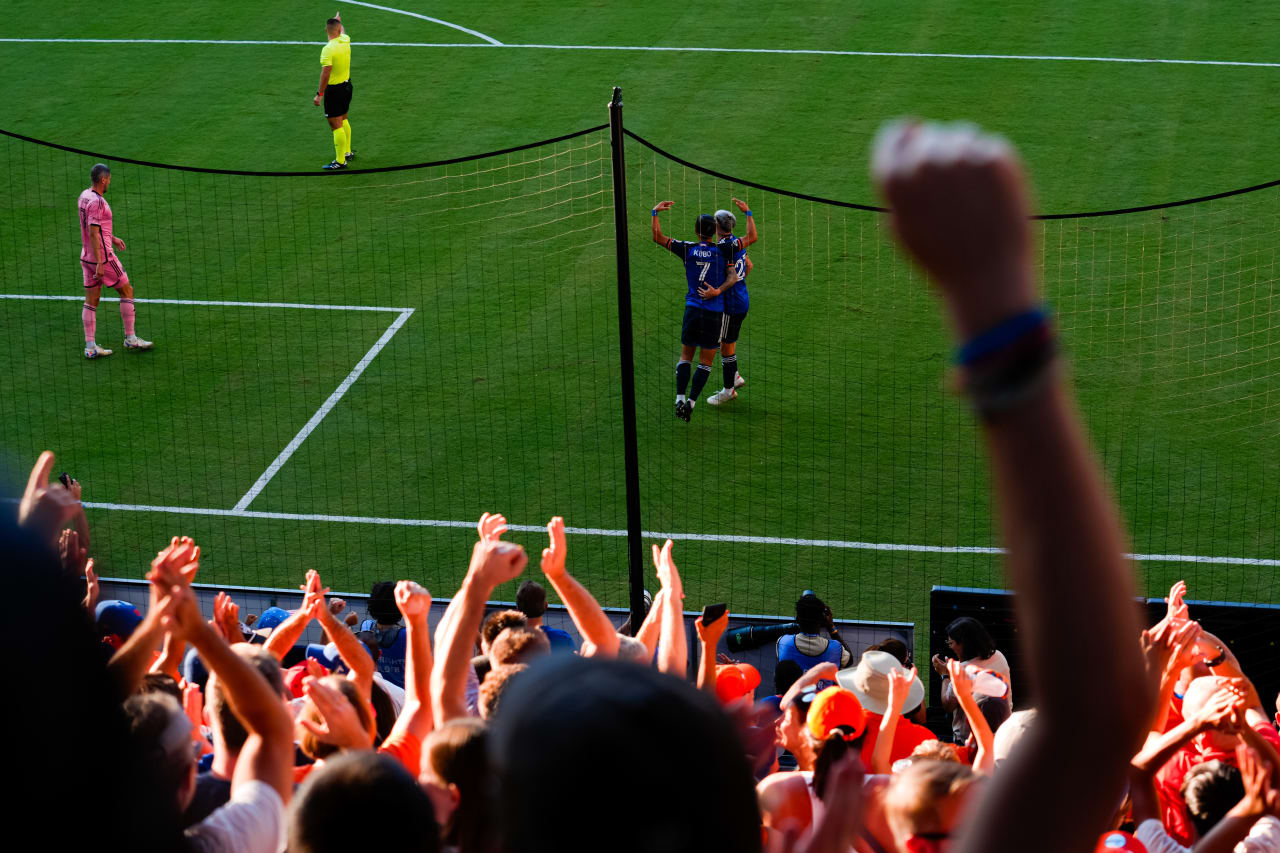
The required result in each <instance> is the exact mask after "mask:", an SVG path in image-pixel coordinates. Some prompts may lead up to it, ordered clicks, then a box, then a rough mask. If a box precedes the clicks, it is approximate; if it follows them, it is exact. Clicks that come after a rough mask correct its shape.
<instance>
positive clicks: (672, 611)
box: [653, 539, 689, 678]
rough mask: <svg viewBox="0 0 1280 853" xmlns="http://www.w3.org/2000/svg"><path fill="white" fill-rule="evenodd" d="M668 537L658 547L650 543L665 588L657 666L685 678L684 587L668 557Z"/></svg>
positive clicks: (686, 654)
mask: <svg viewBox="0 0 1280 853" xmlns="http://www.w3.org/2000/svg"><path fill="white" fill-rule="evenodd" d="M671 544H672V543H671V540H670V539H668V540H667V541H666V544H664V545H663V546H662V550H661V551H659V550H658V546H657V545H654V546H653V564H654V565H655V566H657V568H658V580H660V581H661V582H662V587H663V589H665V590H666V591H667V600H666V601H665V602H663V607H662V635H661V636H660V637H659V638H658V670H659V671H660V672H665V673H667V674H668V675H674V676H676V677H677V678H684V677H685V674H686V672H687V671H688V668H689V641H688V638H687V636H686V634H685V629H684V613H683V612H682V609H681V607H680V602H681V601H683V600H684V587H683V585H682V584H681V582H680V572H679V570H677V569H676V564H675V562H674V561H672V559H671Z"/></svg>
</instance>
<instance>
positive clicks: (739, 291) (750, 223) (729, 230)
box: [707, 198, 759, 406]
mask: <svg viewBox="0 0 1280 853" xmlns="http://www.w3.org/2000/svg"><path fill="white" fill-rule="evenodd" d="M733 203H734V204H735V205H737V207H738V210H740V211H742V213H743V214H744V215H745V216H746V217H747V234H746V236H745V237H743V238H742V239H741V240H738V238H736V237H734V236H733V229H734V228H735V227H736V226H737V224H738V217H736V216H734V215H733V213H732V211H728V210H717V211H716V212H715V219H716V236H717V237H718V238H719V240H720V242H725V241H728V242H729V244H730V246H731V247H732V248H733V270H734V272H735V273H736V274H737V276H738V281H737V283H735V284H734V285H733V286H732V287H729V286H726V287H725V289H724V291H723V292H724V316H725V322H724V332H723V334H721V336H720V367H721V369H722V371H723V375H724V387H723V388H721V389H720V390H719V391H717V392H716V393H714V394H712V395H711V396H710V397H708V398H707V405H708V406H719V405H720V404H721V403H727V402H729V401H730V400H733V399H735V398H736V397H737V396H738V389H739V388H741V387H742V386H743V385H746V384H747V380H745V379H743V378H742V372H741V371H740V370H739V369H738V352H737V349H738V335H739V334H741V332H742V323H743V321H744V320H746V319H747V310H748V309H749V308H750V299H749V298H748V296H747V276H748V275H749V274H750V273H751V267H752V263H751V259H750V258H749V257H747V247H748V246H750V245H751V244H752V243H754V242H756V240H757V239H759V235H758V234H757V232H756V220H755V217H754V216H753V215H752V213H751V208H750V207H748V206H747V203H746V202H745V201H743V200H742V199H738V198H735V199H734V200H733ZM735 241H736V242H735Z"/></svg>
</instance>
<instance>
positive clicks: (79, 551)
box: [58, 527, 89, 577]
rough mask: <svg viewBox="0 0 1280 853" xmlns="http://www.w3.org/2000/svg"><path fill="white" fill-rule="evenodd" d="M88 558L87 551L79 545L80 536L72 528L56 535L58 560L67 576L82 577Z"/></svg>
mask: <svg viewBox="0 0 1280 853" xmlns="http://www.w3.org/2000/svg"><path fill="white" fill-rule="evenodd" d="M88 558H89V549H88V548H86V547H85V546H83V545H81V544H80V534H79V533H77V532H76V531H75V529H74V528H71V527H68V528H65V529H64V530H63V531H62V532H61V533H59V534H58V560H59V561H60V562H61V563H62V568H63V570H65V571H66V572H67V574H69V575H72V576H75V577H78V576H80V575H83V574H84V567H85V561H86V560H88Z"/></svg>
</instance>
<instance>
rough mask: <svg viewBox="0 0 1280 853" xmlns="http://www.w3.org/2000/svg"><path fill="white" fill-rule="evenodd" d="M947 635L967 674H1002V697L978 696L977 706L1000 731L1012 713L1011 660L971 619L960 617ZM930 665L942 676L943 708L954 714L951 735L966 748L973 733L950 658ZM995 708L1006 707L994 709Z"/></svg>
mask: <svg viewBox="0 0 1280 853" xmlns="http://www.w3.org/2000/svg"><path fill="white" fill-rule="evenodd" d="M946 634H947V648H949V649H950V650H951V654H952V655H954V656H955V659H956V660H958V661H960V662H961V663H963V664H964V665H965V666H966V667H967V668H969V669H968V671H969V672H970V673H971V674H973V673H975V672H977V671H980V670H988V671H990V672H994V673H996V674H997V675H999V676H1000V677H1001V679H1002V680H1003V681H1004V683H1005V684H1006V685H1008V689H1007V690H1006V692H1005V695H1004V696H1002V697H1000V696H996V697H992V696H979V697H977V698H978V707H979V708H983V709H984V710H983V715H984V716H985V717H986V718H987V720H988V722H995V723H996V725H995V726H993V727H992V728H993V730H994V729H995V728H998V727H999V724H1000V723H1001V722H1004V720H1005V718H1007V717H1008V716H1009V714H1010V713H1012V711H1013V684H1012V680H1011V679H1010V677H1009V661H1007V660H1005V657H1004V653H1003V652H1001V651H1000V650H999V649H997V648H996V644H995V641H994V640H992V639H991V635H990V634H989V633H987V629H986V628H985V627H983V624H982V623H981V622H979V621H978V620H977V619H974V618H973V617H971V616H961V617H960V618H959V619H955V620H952V621H951V622H950V623H949V624H948V625H947V630H946ZM930 663H931V665H932V666H933V671H934V672H936V673H938V675H940V676H942V707H943V708H944V709H946V710H947V711H949V712H950V713H951V733H952V736H953V737H954V738H955V742H956V744H957V745H958V746H963V745H964V744H965V743H967V742H968V741H969V739H970V736H971V735H972V734H973V730H972V728H971V727H970V726H969V720H968V718H967V717H966V716H965V713H964V710H963V709H962V708H961V707H960V701H959V699H957V698H956V692H955V689H954V685H952V683H951V674H950V672H949V671H948V669H947V658H944V657H943V656H942V655H940V654H938V655H934V656H933V658H932V660H931V661H930ZM995 705H1000V706H1003V707H992V706H995Z"/></svg>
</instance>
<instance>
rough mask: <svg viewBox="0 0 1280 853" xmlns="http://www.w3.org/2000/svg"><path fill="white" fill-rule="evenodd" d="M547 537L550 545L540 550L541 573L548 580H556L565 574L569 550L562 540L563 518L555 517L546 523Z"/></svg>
mask: <svg viewBox="0 0 1280 853" xmlns="http://www.w3.org/2000/svg"><path fill="white" fill-rule="evenodd" d="M547 536H548V537H550V539H551V545H550V546H549V547H547V548H543V549H542V573H543V574H544V575H546V576H547V578H548V579H551V578H558V577H561V576H563V575H564V573H565V567H564V562H565V557H566V556H567V554H568V550H569V546H568V543H567V542H566V541H565V538H564V519H563V518H561V517H560V516H558V515H557V516H554V517H553V518H552V519H551V520H550V521H548V522H547Z"/></svg>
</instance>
